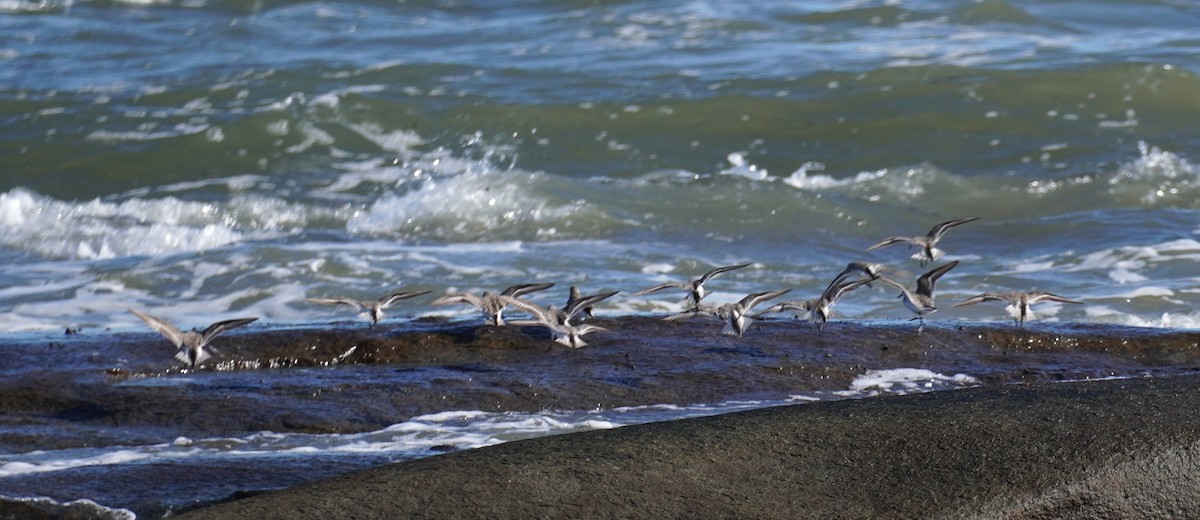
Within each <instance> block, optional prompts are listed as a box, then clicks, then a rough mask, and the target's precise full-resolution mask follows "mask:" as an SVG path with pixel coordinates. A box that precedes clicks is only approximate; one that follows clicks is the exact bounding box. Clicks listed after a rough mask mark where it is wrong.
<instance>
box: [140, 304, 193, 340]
mask: <svg viewBox="0 0 1200 520" xmlns="http://www.w3.org/2000/svg"><path fill="white" fill-rule="evenodd" d="M129 312H132V313H133V314H134V315H135V316H137V317H139V318H141V319H142V321H144V322H146V325H149V326H150V328H152V329H154V330H155V331H158V333H159V334H162V335H163V336H165V337H166V338H167V339H168V340H170V341H171V343H173V344H175V348H182V347H183V332H180V331H179V329H177V328H175V326H174V325H171V324H170V323H167V321H166V320H164V319H162V318H155V317H154V316H151V315H149V314H146V313H144V312H142V311H139V310H137V309H133V308H131V309H129Z"/></svg>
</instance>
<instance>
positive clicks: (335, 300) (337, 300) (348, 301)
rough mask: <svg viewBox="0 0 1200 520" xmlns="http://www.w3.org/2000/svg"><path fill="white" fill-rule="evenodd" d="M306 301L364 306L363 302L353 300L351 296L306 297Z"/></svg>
mask: <svg viewBox="0 0 1200 520" xmlns="http://www.w3.org/2000/svg"><path fill="white" fill-rule="evenodd" d="M304 301H306V302H308V303H319V304H321V305H349V306H351V307H358V308H362V307H363V304H362V302H360V301H358V300H351V299H350V298H306V299H305V300H304Z"/></svg>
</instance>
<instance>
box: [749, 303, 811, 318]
mask: <svg viewBox="0 0 1200 520" xmlns="http://www.w3.org/2000/svg"><path fill="white" fill-rule="evenodd" d="M810 305H812V304H811V303H810V302H781V303H776V304H775V305H772V306H770V307H767V310H765V311H762V312H760V313H758V314H755V315H754V318H755V319H761V318H762V317H763V316H766V315H768V314H778V313H781V312H787V311H796V312H808V311H809V306H810Z"/></svg>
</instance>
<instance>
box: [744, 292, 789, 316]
mask: <svg viewBox="0 0 1200 520" xmlns="http://www.w3.org/2000/svg"><path fill="white" fill-rule="evenodd" d="M789 292H791V289H784V290H782V291H770V292H761V293H754V294H750V295H747V296H746V297H745V298H742V301H740V302H738V303H739V304H740V305H741V306H742V309H744V310H746V311H749V310H750V309H752V308H754V306H755V305H758V304H760V303H762V302H765V301H767V300H773V299H775V298H778V297H780V296H783V295H785V294H787V293H789Z"/></svg>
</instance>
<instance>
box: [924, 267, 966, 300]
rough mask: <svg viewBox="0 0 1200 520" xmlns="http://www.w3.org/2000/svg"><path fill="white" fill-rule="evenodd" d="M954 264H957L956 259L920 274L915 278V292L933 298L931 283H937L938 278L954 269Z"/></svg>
mask: <svg viewBox="0 0 1200 520" xmlns="http://www.w3.org/2000/svg"><path fill="white" fill-rule="evenodd" d="M956 265H958V260H955V261H953V262H950V263H948V264H945V265H942V266H939V267H936V268H934V269H932V270H930V271H929V272H928V273H925V274H923V275H921V277H920V278H917V294H920V295H921V296H928V297H930V298H933V285H934V284H935V283H937V280H938V278H941V277H942V275H944V274H946V273H947V272H949V271H950V270H951V269H954V266H956Z"/></svg>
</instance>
